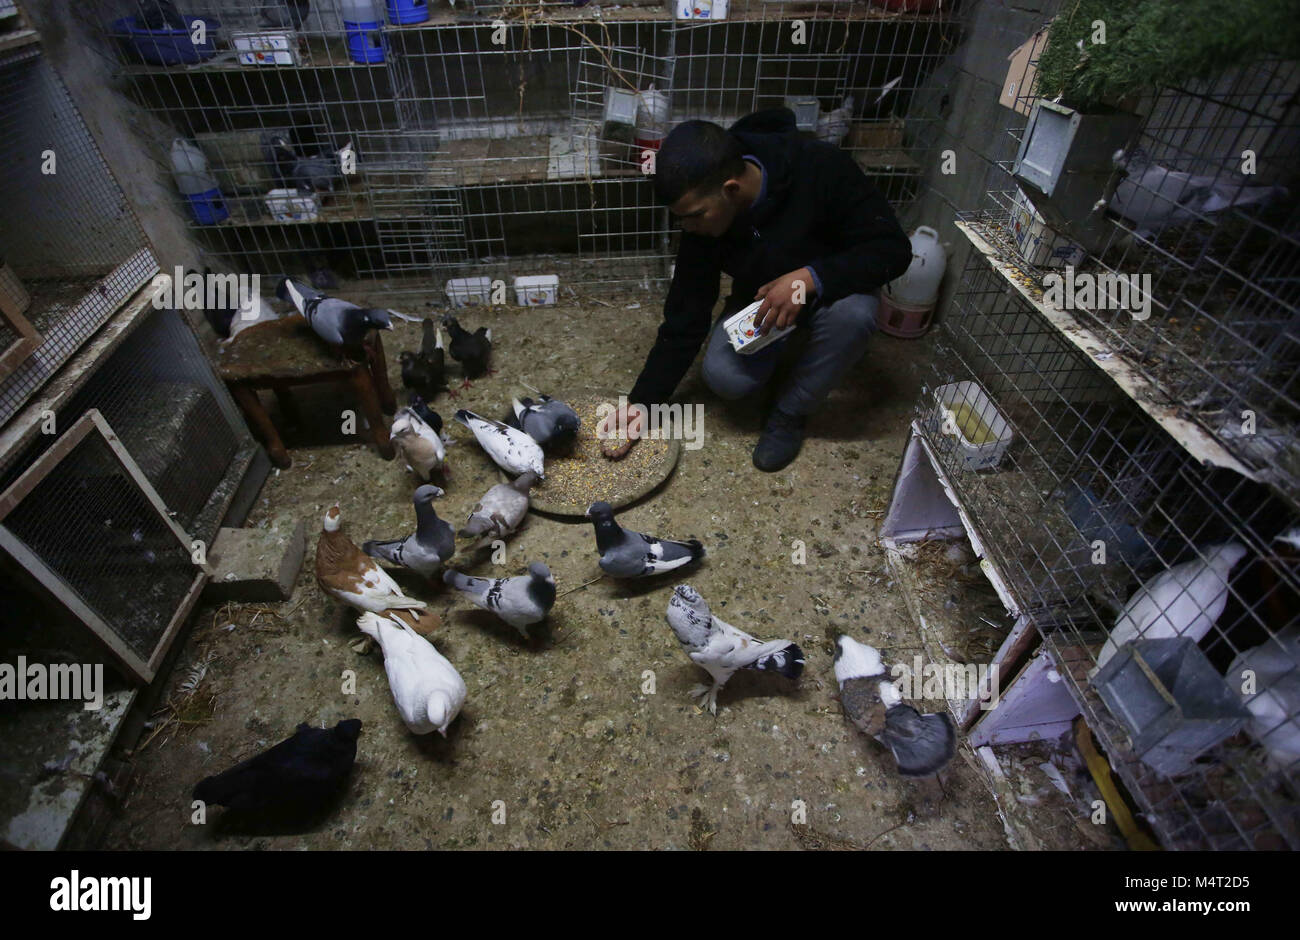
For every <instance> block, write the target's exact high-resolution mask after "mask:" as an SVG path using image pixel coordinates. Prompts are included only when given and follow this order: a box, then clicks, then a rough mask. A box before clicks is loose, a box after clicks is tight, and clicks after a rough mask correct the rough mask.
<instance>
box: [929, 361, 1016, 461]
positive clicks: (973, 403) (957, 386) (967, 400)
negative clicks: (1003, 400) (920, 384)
mask: <svg viewBox="0 0 1300 940" xmlns="http://www.w3.org/2000/svg"><path fill="white" fill-rule="evenodd" d="M934 398H935V420H936V422H937V424H938V428H939V433H940V434H943V435H945V436H947V437H955V438H956V439H957V446H958V448H959V449H960V450H961V453H962V462H963V464H964V466H965V468H966V469H967V470H985V469H987V468H989V467H995V466H997V465H998V462H999V461H1001V460H1002V455H1003V454H1004V453H1006V450H1007V447H1008V446H1009V445H1010V444H1011V441H1012V440H1013V439H1014V438H1015V433H1014V432H1013V431H1012V430H1011V425H1010V424H1008V423H1007V419H1006V418H1004V417H1003V416H1002V412H1000V411H998V408H997V405H995V404H993V399H992V398H990V397H989V395H988V392H986V391H984V388H983V386H981V385H980V384H979V383H978V382H974V381H968V382H953V383H951V384H949V385H940V386H939V387H938V388H936V389H935V390H934ZM967 405H968V406H969V407H970V411H971V412H972V413H973V414H974V415H975V416H977V417H978V419H979V421H980V422H982V423H983V424H984V425H985V426H986V427H987V428H988V430H989V434H990V436H991V438H992V439H991V440H988V441H985V442H983V443H976V442H975V441H973V440H971V439H970V437H968V436H967V434H966V431H965V430H963V427H962V426H963V423H964V421H963V417H965V416H964V415H962V414H960V413H959V411H960V410H964V409H963V406H967Z"/></svg>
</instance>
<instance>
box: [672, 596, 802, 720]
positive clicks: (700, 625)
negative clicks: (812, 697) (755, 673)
mask: <svg viewBox="0 0 1300 940" xmlns="http://www.w3.org/2000/svg"><path fill="white" fill-rule="evenodd" d="M668 626H670V627H672V629H673V633H674V635H676V637H677V642H678V643H680V644H681V645H682V649H684V650H685V651H686V655H687V656H689V657H690V658H691V662H693V663H695V664H697V665H699V666H701V667H703V669H704V670H705V672H707V673H708V674H709V677H710V678H712V679H713V684H712V685H711V686H710V685H697V686H696V687H695V688H693V689H691V693H690V694H691V695H692V696H695V697H697V698H699V699H700V706H701V707H702V708H707V709H708V710H709V711H710V712H711V713H712V714H715V715H716V714H717V713H718V692H719V691H720V690H721V689H722V687H723V686H724V685H726V683H727V680H728V679H730V678H731V677H732V675H734V674H735V673H736V672H738V671H739V670H741V669H757V670H759V671H762V672H778V673H780V674H781V675H783V676H785V677H786V678H787V679H798V678H799V675H800V673H802V672H803V662H804V660H803V650H801V649H799V647H798V646H796V645H795V644H794V643H791V642H790V641H789V640H769V641H768V642H766V643H764V642H762V641H760V640H756V639H754V638H753V637H752V636H750V635H749V634H748V633H746V632H745V631H744V630H739V629H737V628H736V627H733V626H732V625H731V624H729V623H725V622H723V621H721V620H719V619H718V618H717V617H715V616H713V614H712V613H711V612H710V610H709V605H708V604H707V603H706V602H705V600H704V598H703V597H701V596H700V594H699V592H698V591H696V590H695V589H694V588H693V587H691V586H690V585H689V584H679V585H677V587H675V588H673V596H672V597H670V598H669V599H668Z"/></svg>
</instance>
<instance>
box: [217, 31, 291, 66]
mask: <svg viewBox="0 0 1300 940" xmlns="http://www.w3.org/2000/svg"><path fill="white" fill-rule="evenodd" d="M230 39H231V42H232V43H233V44H234V47H235V51H236V52H237V53H239V62H240V64H241V65H297V64H298V38H297V36H296V35H295V34H294V32H293V30H291V29H268V30H258V31H257V32H239V33H231V36H230Z"/></svg>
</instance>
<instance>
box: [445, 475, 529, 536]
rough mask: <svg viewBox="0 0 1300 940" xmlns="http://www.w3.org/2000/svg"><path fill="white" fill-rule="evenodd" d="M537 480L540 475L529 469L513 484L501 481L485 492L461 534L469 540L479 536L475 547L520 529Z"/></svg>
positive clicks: (471, 512) (516, 478)
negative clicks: (530, 491)
mask: <svg viewBox="0 0 1300 940" xmlns="http://www.w3.org/2000/svg"><path fill="white" fill-rule="evenodd" d="M536 482H537V474H535V473H533V471H531V470H528V471H525V472H524V473H521V474H520V475H519V476H517V477H515V479H514V482H512V483H498V484H497V485H496V486H494V487H492V489H490V490H488V491H487V492H486V493H485V494H483V498H482V499H480V500H479V501H478V503H477V504H476V505H475V506H474V508H473V509H472V510H471V511H470V514H469V518H468V519H466V520H465V525H464V526H463V527H462V528H461V530H460V532H459V533H458V534H459V535H460V536H461V538H467V539H472V538H475V537H476V536H480V537H481V538H480V541H479V543H478V545H476V546H475V547H476V548H477V547H479V545H486V544H487V543H489V542H491V541H492V540H493V539H501V538H505V537H506V536H507V535H509V534H510V533H511V532H513V531H515V529H517V528H519V523H521V522H523V521H524V516H525V515H527V514H528V491H529V490H530V489H532V487H533V484H535V483H536Z"/></svg>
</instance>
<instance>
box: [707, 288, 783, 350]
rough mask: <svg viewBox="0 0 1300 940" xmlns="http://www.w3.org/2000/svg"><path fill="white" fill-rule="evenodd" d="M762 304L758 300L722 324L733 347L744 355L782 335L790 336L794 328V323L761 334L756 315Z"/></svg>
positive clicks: (767, 344)
mask: <svg viewBox="0 0 1300 940" xmlns="http://www.w3.org/2000/svg"><path fill="white" fill-rule="evenodd" d="M762 305H763V301H761V300H756V301H754V302H753V303H752V304H750V305H749V306H748V307H746V308H745V309H744V310H740V311H738V312H737V313H734V314H732V315H731V316H730V317H728V318H727V320H726V322H724V323H723V324H722V328H723V329H724V330H726V331H727V339H729V340H731V348H732V349H734V350H735V351H736V352H738V353H740V354H741V355H742V356H750V355H753V354H754V353H756V352H758V351H759V350H760V349H762V348H763V347H764V346H769V345H771V344H772V343H775V342H776V341H777V340H778V339H780V338H781V337H783V336H788V335H789V334H790V333H791V332H793V330H794V324H793V323H792V324H790V325H789V326H787V327H786V328H785V329H783V330H777V329H772V330H769V331H768V334H767V335H766V336H760V335H759V333H758V326H757V324H755V323H754V315H755V314H756V313H758V308H759V307H761V306H762Z"/></svg>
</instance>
